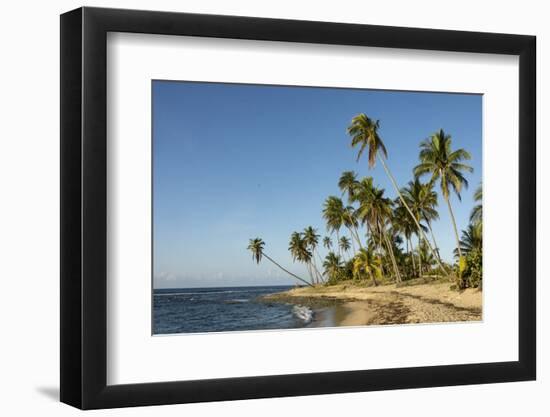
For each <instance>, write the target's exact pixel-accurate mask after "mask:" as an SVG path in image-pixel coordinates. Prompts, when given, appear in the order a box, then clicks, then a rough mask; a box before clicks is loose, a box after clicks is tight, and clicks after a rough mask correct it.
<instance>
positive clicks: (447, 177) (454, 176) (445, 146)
mask: <svg viewBox="0 0 550 417" xmlns="http://www.w3.org/2000/svg"><path fill="white" fill-rule="evenodd" d="M419 159H420V164H418V165H417V166H416V167H415V168H414V175H415V176H417V177H420V176H423V175H426V174H428V175H430V176H431V178H430V182H432V183H435V182H437V181H438V180H439V183H440V186H441V193H442V194H443V198H444V199H445V201H446V203H447V206H448V207H449V213H450V215H451V220H452V223H453V230H454V234H455V238H456V247H457V249H458V257H459V265H460V268H459V271H460V270H461V268H462V250H461V248H460V239H459V237H458V229H457V226H456V219H455V215H454V212H453V208H452V206H451V200H450V196H451V191H454V193H455V194H456V196H457V197H458V199H459V200H460V199H461V197H460V192H461V191H462V188H463V187H464V188H466V187H468V181H467V180H466V178H465V177H464V173H465V172H473V168H472V167H471V166H469V165H466V164H464V163H463V161H466V160H469V159H471V156H470V153H469V152H467V151H466V150H464V149H457V150H456V151H453V150H452V149H451V136H450V135H448V134H446V133H445V132H444V131H443V129H440V130H439V132H436V133H434V134H433V135H432V136H431V137H430V138H428V139H426V140H424V141H422V143H421V144H420V154H419ZM459 275H460V273H459Z"/></svg>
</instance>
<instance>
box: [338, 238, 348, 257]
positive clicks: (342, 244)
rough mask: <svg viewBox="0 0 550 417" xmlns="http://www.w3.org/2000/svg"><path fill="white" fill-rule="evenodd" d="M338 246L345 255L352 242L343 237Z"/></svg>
mask: <svg viewBox="0 0 550 417" xmlns="http://www.w3.org/2000/svg"><path fill="white" fill-rule="evenodd" d="M338 244H339V246H340V249H342V252H343V253H346V252H347V251H349V250H350V248H351V241H350V240H349V239H348V238H347V237H345V236H342V237H341V238H340V241H339V242H338Z"/></svg>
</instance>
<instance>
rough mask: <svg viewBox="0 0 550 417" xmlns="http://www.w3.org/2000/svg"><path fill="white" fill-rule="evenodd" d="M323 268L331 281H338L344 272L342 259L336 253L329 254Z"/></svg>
mask: <svg viewBox="0 0 550 417" xmlns="http://www.w3.org/2000/svg"><path fill="white" fill-rule="evenodd" d="M323 268H324V269H325V274H327V276H328V277H329V278H330V279H331V280H336V279H337V278H338V275H339V274H340V271H341V270H342V258H341V257H340V256H339V255H336V254H335V253H334V252H329V253H328V255H327V256H326V257H325V261H324V262H323Z"/></svg>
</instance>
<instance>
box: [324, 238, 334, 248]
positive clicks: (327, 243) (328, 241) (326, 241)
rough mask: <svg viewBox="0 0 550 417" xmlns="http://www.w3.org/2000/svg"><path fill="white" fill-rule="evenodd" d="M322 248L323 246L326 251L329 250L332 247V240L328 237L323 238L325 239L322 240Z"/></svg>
mask: <svg viewBox="0 0 550 417" xmlns="http://www.w3.org/2000/svg"><path fill="white" fill-rule="evenodd" d="M323 246H324V247H325V248H326V249H328V250H330V248H331V247H332V240H331V239H330V237H328V236H325V237H324V238H323Z"/></svg>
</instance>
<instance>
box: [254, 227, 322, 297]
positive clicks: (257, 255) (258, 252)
mask: <svg viewBox="0 0 550 417" xmlns="http://www.w3.org/2000/svg"><path fill="white" fill-rule="evenodd" d="M264 246H265V242H264V241H263V240H262V239H260V238H259V237H257V238H254V239H250V240H249V242H248V247H247V249H248V250H249V251H250V252H252V260H254V261H255V262H256V263H257V264H259V263H260V261H261V260H262V258H263V257H264V256H265V257H266V258H267V259H268V260H269V261H270V262H271V263H273V264H274V265H275V266H277V267H278V268H280V269H281V270H283V271H284V272H286V273H287V274H289V275H290V276H292V277H294V278H296V279H297V280H299V281H302V282H303V283H304V284H307V285H309V286H310V287H313V285H311V283H309V282H307V281H306V280H305V279H303V278H300V277H299V276H298V275H296V274H293V273H292V272H290V271H289V270H288V269H286V268H284V267H282V266H281V265H280V264H278V263H277V262H275V261H274V260H273V259H272V258H271V257H269V256H268V255H267V254H266V253H265V251H264Z"/></svg>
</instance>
